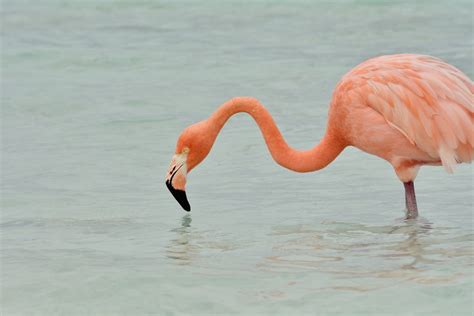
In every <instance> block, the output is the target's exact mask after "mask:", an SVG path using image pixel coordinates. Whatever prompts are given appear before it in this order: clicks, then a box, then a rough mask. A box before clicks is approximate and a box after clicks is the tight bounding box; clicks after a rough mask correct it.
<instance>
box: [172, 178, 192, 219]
mask: <svg viewBox="0 0 474 316" xmlns="http://www.w3.org/2000/svg"><path fill="white" fill-rule="evenodd" d="M166 186H167V187H168V190H170V192H171V194H172V195H173V196H174V198H175V199H176V201H178V203H179V205H181V207H182V208H183V209H184V210H185V211H186V212H190V211H191V205H189V202H188V198H187V197H186V191H184V190H177V189H175V188H173V185H172V184H171V181H170V180H166Z"/></svg>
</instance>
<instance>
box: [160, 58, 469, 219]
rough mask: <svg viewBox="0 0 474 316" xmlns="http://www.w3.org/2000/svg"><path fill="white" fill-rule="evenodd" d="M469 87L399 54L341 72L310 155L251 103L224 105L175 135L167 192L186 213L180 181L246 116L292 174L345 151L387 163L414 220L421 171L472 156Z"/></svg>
mask: <svg viewBox="0 0 474 316" xmlns="http://www.w3.org/2000/svg"><path fill="white" fill-rule="evenodd" d="M473 93H474V85H473V83H472V81H471V80H470V79H469V78H468V77H467V76H466V75H465V74H463V73H462V72H461V71H460V70H458V69H457V68H455V67H453V66H451V65H449V64H447V63H445V62H443V61H442V60H440V59H437V58H434V57H431V56H425V55H412V54H400V55H389V56H381V57H376V58H373V59H370V60H367V61H365V62H363V63H362V64H360V65H358V66H357V67H355V68H354V69H352V70H351V71H350V72H349V73H347V74H346V75H345V76H344V77H343V78H342V79H341V81H340V82H339V83H338V85H337V86H336V89H335V91H334V93H333V96H332V101H331V105H330V108H329V118H328V124H327V127H326V133H325V135H324V137H323V139H322V140H321V142H320V143H319V144H317V145H316V146H314V147H313V148H312V149H309V150H305V151H298V150H296V149H294V148H292V147H290V146H289V145H288V144H287V143H286V142H285V140H284V139H283V136H282V135H281V133H280V131H279V130H278V127H277V126H276V124H275V122H274V121H273V119H272V117H271V115H270V113H269V112H268V111H267V110H266V109H265V107H263V105H262V104H260V102H259V101H258V100H256V99H254V98H250V97H238V98H234V99H231V100H229V101H227V102H225V103H224V104H222V105H221V106H220V107H219V108H218V109H217V111H215V112H214V113H213V114H212V115H211V116H210V117H209V118H208V119H206V120H204V121H201V122H198V123H196V124H193V125H191V126H189V127H188V128H186V129H185V130H184V131H183V132H182V133H181V135H180V136H179V139H178V142H177V145H176V152H175V155H174V156H173V159H172V161H171V164H170V167H169V170H168V173H167V176H166V185H167V187H168V189H169V190H170V191H171V193H172V194H173V196H174V197H175V198H176V200H177V201H178V202H179V203H180V205H181V206H182V207H183V208H184V209H185V210H186V211H190V210H191V207H190V205H189V202H188V200H187V198H186V193H185V184H186V175H187V173H189V172H190V171H191V170H192V169H193V168H194V167H196V166H197V165H198V164H199V163H200V162H201V161H202V160H203V159H204V158H205V157H206V156H207V154H208V153H209V151H210V150H211V147H212V145H213V143H214V141H215V139H216V137H217V135H218V134H219V131H220V130H221V128H222V127H223V126H224V124H225V123H226V121H227V120H228V119H229V118H230V117H231V116H232V115H234V114H235V113H239V112H246V113H248V114H250V115H251V116H252V117H253V118H254V120H255V121H256V122H257V124H258V126H259V127H260V130H261V132H262V134H263V137H264V138H265V142H266V144H267V147H268V149H269V151H270V153H271V155H272V157H273V159H274V160H275V161H276V162H277V163H278V164H279V165H281V166H283V167H285V168H288V169H290V170H293V171H296V172H310V171H316V170H319V169H322V168H324V167H325V166H327V165H328V164H329V163H331V162H332V161H333V160H334V159H335V158H336V157H337V156H338V155H339V153H340V152H341V151H342V150H343V149H344V148H345V147H346V146H354V147H357V148H359V149H361V150H363V151H365V152H367V153H369V154H373V155H376V156H379V157H381V158H383V159H385V160H387V161H388V162H389V163H390V164H392V166H393V168H394V170H395V173H396V174H397V176H398V178H399V179H400V180H401V181H402V182H403V184H404V186H405V203H406V211H407V212H406V217H407V218H416V217H417V216H418V208H417V204H416V197H415V188H414V184H413V181H414V179H415V177H416V175H417V173H418V169H419V168H420V166H422V165H443V167H444V168H445V169H446V171H448V172H450V173H451V172H453V169H454V167H455V165H456V164H457V163H461V162H467V163H470V162H471V161H472V158H473V156H474V150H473V147H474V133H473V122H474V106H473V103H474V102H473Z"/></svg>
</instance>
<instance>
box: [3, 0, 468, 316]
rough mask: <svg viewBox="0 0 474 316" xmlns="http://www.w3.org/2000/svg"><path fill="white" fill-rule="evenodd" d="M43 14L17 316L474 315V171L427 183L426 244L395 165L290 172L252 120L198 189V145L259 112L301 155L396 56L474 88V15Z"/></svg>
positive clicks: (8, 287) (14, 243) (7, 216)
mask: <svg viewBox="0 0 474 316" xmlns="http://www.w3.org/2000/svg"><path fill="white" fill-rule="evenodd" d="M414 2H415V1H398V2H396V3H391V2H390V1H370V0H365V1H337V2H332V1H324V2H316V1H292V2H291V3H290V2H289V1H288V2H286V1H255V2H237V1H235V2H225V3H222V2H220V1H206V2H204V3H199V2H197V1H189V2H182V1H180V2H178V1H151V0H148V1H147V0H141V1H138V0H137V1H133V0H126V1H125V0H124V1H112V0H104V1H79V0H76V1H60V0H57V1H53V0H42V1H33V0H30V1H24V0H9V1H8V0H5V1H3V8H2V42H3V43H2V44H3V50H2V69H1V79H2V113H1V115H2V116H1V117H2V119H1V124H2V169H1V171H2V174H1V180H2V210H1V214H2V217H1V226H0V230H1V290H2V293H1V302H0V305H1V310H2V315H117V314H120V315H122V314H123V315H143V314H158V315H186V314H187V315H209V314H222V315H228V314H245V315H303V314H307V315H314V314H321V315H324V314H345V315H354V314H360V315H370V314H372V315H380V314H393V315H415V314H421V313H426V314H429V315H449V314H452V315H461V314H471V313H472V311H473V299H472V295H473V290H474V284H473V254H474V251H473V245H474V244H473V240H474V237H473V236H474V235H473V218H472V203H473V198H472V197H473V185H472V168H471V166H468V165H464V166H460V167H459V168H458V169H457V172H456V173H455V174H454V175H448V174H446V173H445V172H444V171H443V170H442V169H441V168H435V167H427V168H423V169H422V170H421V172H420V174H419V177H418V179H417V182H416V187H417V193H418V202H419V206H420V211H421V215H422V216H423V218H421V219H420V220H418V221H416V222H412V223H406V222H404V221H402V220H401V219H400V218H401V217H402V215H403V209H404V197H403V187H402V185H401V184H400V183H399V181H398V180H397V178H396V177H395V175H394V173H393V171H392V170H391V167H390V166H389V165H388V164H387V163H386V162H384V161H382V160H380V159H378V158H376V157H373V156H369V155H368V154H365V153H362V152H360V151H358V150H356V149H353V148H351V149H348V150H346V151H344V152H343V154H342V155H341V156H340V157H339V158H338V159H337V160H336V161H335V162H334V163H333V164H332V165H330V166H329V167H328V168H326V169H325V170H323V171H321V172H318V173H312V174H295V173H291V172H289V171H287V170H284V169H281V168H280V167H278V166H277V165H276V164H275V163H274V162H273V161H272V160H271V158H270V156H269V154H268V153H267V151H266V148H265V146H264V143H263V140H262V139H261V136H260V133H259V131H258V129H257V127H256V126H255V124H254V122H253V121H252V120H251V119H250V118H248V117H245V116H244V115H239V116H237V117H235V118H233V119H232V120H231V121H230V122H229V123H228V125H227V126H226V127H225V128H224V130H223V132H222V134H221V135H220V136H219V138H218V141H217V143H216V145H215V147H214V150H213V151H212V153H211V154H210V155H209V157H208V158H207V160H206V161H205V162H204V163H203V164H202V165H201V166H199V167H198V168H197V169H195V170H194V171H193V172H192V173H191V174H190V176H189V179H188V180H189V182H188V197H189V199H190V202H191V205H192V207H193V211H192V213H191V214H185V212H184V211H182V210H181V209H180V207H179V205H178V204H177V203H176V202H175V201H174V199H173V198H172V196H171V195H170V194H169V192H167V189H166V187H165V185H164V176H165V172H166V169H167V167H168V163H169V160H170V159H171V156H172V153H173V150H174V145H175V141H176V138H177V136H178V135H179V133H180V131H181V130H182V129H183V128H184V127H186V126H187V125H189V124H191V123H194V122H196V121H198V120H201V119H204V118H206V117H207V116H208V115H209V114H210V113H211V112H212V111H213V110H214V109H215V108H216V107H217V106H218V105H219V104H220V103H222V102H224V101H226V100H227V99H229V98H231V97H233V96H238V95H251V96H255V97H257V98H259V99H260V100H261V101H262V103H264V104H265V105H266V106H267V108H269V110H270V111H271V113H272V114H273V115H274V117H275V119H276V121H277V123H278V124H279V126H280V127H281V129H282V132H283V134H284V135H285V136H286V137H287V140H288V142H289V143H290V144H291V145H293V146H295V147H297V148H309V147H311V146H313V145H314V144H315V143H316V142H317V141H318V140H319V138H320V137H321V136H322V134H323V132H324V129H325V121H326V113H327V105H328V104H329V99H330V95H331V92H332V89H333V87H334V86H335V85H336V83H337V81H338V80H339V78H340V77H341V76H342V75H343V74H344V73H345V72H346V71H348V70H349V69H350V68H352V67H353V66H355V65H356V64H358V63H359V62H361V61H363V60H365V59H367V58H369V57H372V56H376V55H380V54H386V53H397V52H411V53H424V54H431V55H434V56H438V57H441V58H443V59H445V60H446V61H448V62H450V63H452V64H454V65H455V66H457V67H458V68H460V69H462V70H463V71H464V72H465V73H466V74H467V75H468V76H470V77H471V78H472V77H473V73H474V71H473V66H472V53H473V51H472V44H473V42H472V5H471V4H470V1H463V2H459V1H416V4H415V3H414Z"/></svg>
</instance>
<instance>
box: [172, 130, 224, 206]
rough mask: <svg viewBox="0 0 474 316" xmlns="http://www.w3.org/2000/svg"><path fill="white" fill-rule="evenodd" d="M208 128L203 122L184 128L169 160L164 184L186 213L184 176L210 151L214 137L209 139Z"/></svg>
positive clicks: (187, 203) (186, 199)
mask: <svg viewBox="0 0 474 316" xmlns="http://www.w3.org/2000/svg"><path fill="white" fill-rule="evenodd" d="M211 134H212V133H210V130H209V128H207V124H206V122H205V121H203V122H200V123H197V124H194V125H191V126H189V127H188V128H186V129H185V130H184V131H183V132H182V133H181V135H180V137H179V139H178V143H177V145H176V151H175V154H174V155H173V158H172V159H171V163H170V166H169V168H168V172H167V173H166V178H165V183H166V186H167V187H168V190H170V192H171V194H172V195H173V196H174V198H175V199H176V201H178V203H179V204H180V205H181V207H182V208H183V209H184V210H186V211H188V212H189V211H191V206H190V205H189V202H188V198H187V197H186V191H185V186H186V176H187V174H188V173H189V172H190V171H191V170H192V169H193V168H194V167H195V166H197V165H198V164H199V163H200V162H201V161H203V160H204V158H206V156H207V154H208V153H209V151H210V150H211V147H212V144H213V143H214V139H215V137H210V136H211Z"/></svg>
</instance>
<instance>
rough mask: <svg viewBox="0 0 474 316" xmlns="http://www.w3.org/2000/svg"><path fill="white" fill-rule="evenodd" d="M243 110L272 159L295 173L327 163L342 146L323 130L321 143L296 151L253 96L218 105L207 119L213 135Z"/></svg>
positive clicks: (314, 168)
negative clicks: (255, 124) (249, 117)
mask: <svg viewBox="0 0 474 316" xmlns="http://www.w3.org/2000/svg"><path fill="white" fill-rule="evenodd" d="M239 112H246V113H248V114H250V116H252V117H253V119H254V120H255V122H257V124H258V126H259V127H260V130H261V132H262V134H263V137H264V139H265V143H266V144H267V147H268V150H269V151H270V154H271V155H272V157H273V159H274V160H275V161H276V162H277V163H278V164H279V165H281V166H283V167H285V168H288V169H290V170H293V171H296V172H310V171H315V170H319V169H322V168H324V167H326V166H327V165H328V164H329V163H331V162H332V161H333V160H334V159H335V158H336V157H337V156H338V155H339V153H340V152H341V151H342V150H343V149H344V147H345V145H344V144H343V143H342V142H341V141H340V140H339V139H338V138H337V137H334V136H333V135H330V134H329V133H328V132H326V135H325V136H324V137H323V139H322V140H321V142H320V143H319V144H318V145H316V146H315V147H313V148H312V149H309V150H305V151H299V150H296V149H293V148H291V147H290V146H288V144H287V143H286V141H285V139H284V138H283V136H282V135H281V133H280V130H279V129H278V127H277V126H276V124H275V121H274V120H273V118H272V116H271V115H270V113H269V112H268V111H267V109H265V107H264V106H263V105H262V104H260V102H258V100H256V99H254V98H247V97H239V98H234V99H231V100H229V101H227V102H226V103H224V104H223V105H221V106H220V107H219V108H218V109H217V110H216V111H215V112H214V113H213V114H212V115H211V116H210V117H209V119H208V120H207V123H208V124H209V125H208V126H209V128H210V129H211V131H212V133H213V137H214V138H215V137H217V135H218V134H219V131H220V130H221V129H222V127H223V126H224V124H225V123H226V122H227V120H228V119H229V118H230V117H231V116H232V115H234V114H236V113H239Z"/></svg>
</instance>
